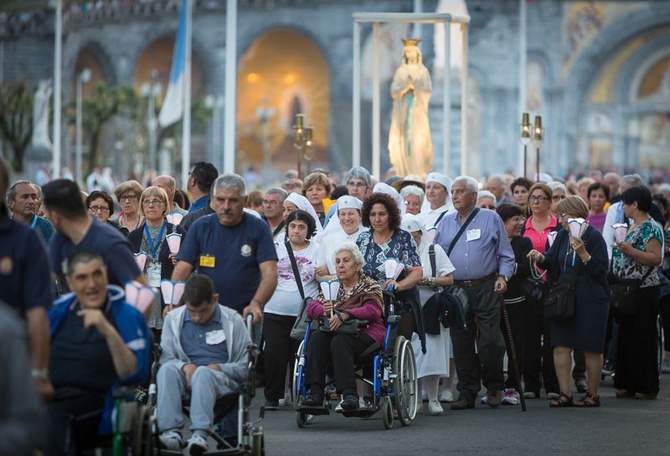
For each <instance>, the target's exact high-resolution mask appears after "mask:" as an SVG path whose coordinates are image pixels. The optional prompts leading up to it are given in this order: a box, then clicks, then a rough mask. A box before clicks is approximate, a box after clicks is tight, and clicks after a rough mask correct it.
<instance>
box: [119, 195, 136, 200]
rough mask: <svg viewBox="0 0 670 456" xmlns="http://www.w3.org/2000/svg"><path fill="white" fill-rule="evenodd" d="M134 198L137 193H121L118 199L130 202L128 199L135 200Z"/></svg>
mask: <svg viewBox="0 0 670 456" xmlns="http://www.w3.org/2000/svg"><path fill="white" fill-rule="evenodd" d="M136 199H137V195H123V196H122V197H121V198H119V201H126V202H130V201H133V200H136Z"/></svg>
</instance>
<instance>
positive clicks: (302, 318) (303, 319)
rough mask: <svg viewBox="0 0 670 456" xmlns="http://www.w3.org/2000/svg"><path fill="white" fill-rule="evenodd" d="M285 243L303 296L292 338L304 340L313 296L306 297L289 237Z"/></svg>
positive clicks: (292, 329) (296, 281)
mask: <svg viewBox="0 0 670 456" xmlns="http://www.w3.org/2000/svg"><path fill="white" fill-rule="evenodd" d="M284 245H285V246H286V251H287V252H288V257H289V259H290V260H291V267H292V268H293V277H295V283H296V284H297V285H298V291H299V292H300V297H301V298H302V304H301V306H300V311H299V312H298V316H297V317H295V323H293V328H291V339H295V340H302V339H303V337H305V331H307V320H308V318H307V304H308V303H310V302H311V301H312V298H311V297H305V290H304V289H303V287H302V278H301V277H300V271H298V263H296V261H295V255H293V248H292V247H291V242H290V241H289V240H288V239H286V241H285V242H284ZM310 321H311V320H310Z"/></svg>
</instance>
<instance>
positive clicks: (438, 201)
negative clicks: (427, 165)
mask: <svg viewBox="0 0 670 456" xmlns="http://www.w3.org/2000/svg"><path fill="white" fill-rule="evenodd" d="M450 190H451V179H450V178H449V177H447V176H445V175H444V174H442V173H437V172H432V173H429V174H428V176H426V202H425V203H424V205H423V208H422V209H421V212H420V213H419V217H420V218H421V220H422V221H423V223H424V224H425V226H426V229H430V228H432V227H436V226H437V225H438V223H439V222H440V221H442V218H443V217H444V216H445V215H446V214H447V213H452V212H453V211H454V206H453V204H452V203H451V199H450V198H449V191H450Z"/></svg>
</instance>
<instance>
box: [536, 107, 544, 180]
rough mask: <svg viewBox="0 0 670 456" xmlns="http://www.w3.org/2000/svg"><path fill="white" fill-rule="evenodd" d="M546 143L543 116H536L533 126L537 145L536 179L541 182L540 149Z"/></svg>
mask: <svg viewBox="0 0 670 456" xmlns="http://www.w3.org/2000/svg"><path fill="white" fill-rule="evenodd" d="M543 144H544V128H542V117H540V116H535V126H534V127H533V145H534V146H535V181H536V182H540V149H541V148H542V145H543Z"/></svg>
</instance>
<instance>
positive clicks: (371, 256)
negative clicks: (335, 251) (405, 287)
mask: <svg viewBox="0 0 670 456" xmlns="http://www.w3.org/2000/svg"><path fill="white" fill-rule="evenodd" d="M356 244H358V248H359V249H360V250H361V253H362V254H363V259H364V260H365V265H364V266H363V273H364V274H365V275H367V276H369V277H372V278H373V279H375V280H376V281H378V282H379V283H380V285H382V288H383V286H384V284H385V283H386V270H385V268H384V262H385V261H386V260H387V259H389V258H392V259H394V260H396V261H398V262H401V263H403V264H404V265H405V271H407V269H409V268H413V267H415V266H421V258H419V254H418V253H417V249H416V242H414V238H412V235H411V234H409V233H408V232H407V231H405V230H401V229H399V228H398V229H397V230H395V231H394V233H393V235H391V238H390V239H389V240H388V241H386V242H385V243H384V244H382V245H378V244H377V243H376V242H375V240H374V238H373V232H372V231H365V232H363V233H361V234H360V236H358V240H357V241H356ZM402 278H403V274H401V275H400V277H399V279H402Z"/></svg>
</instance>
